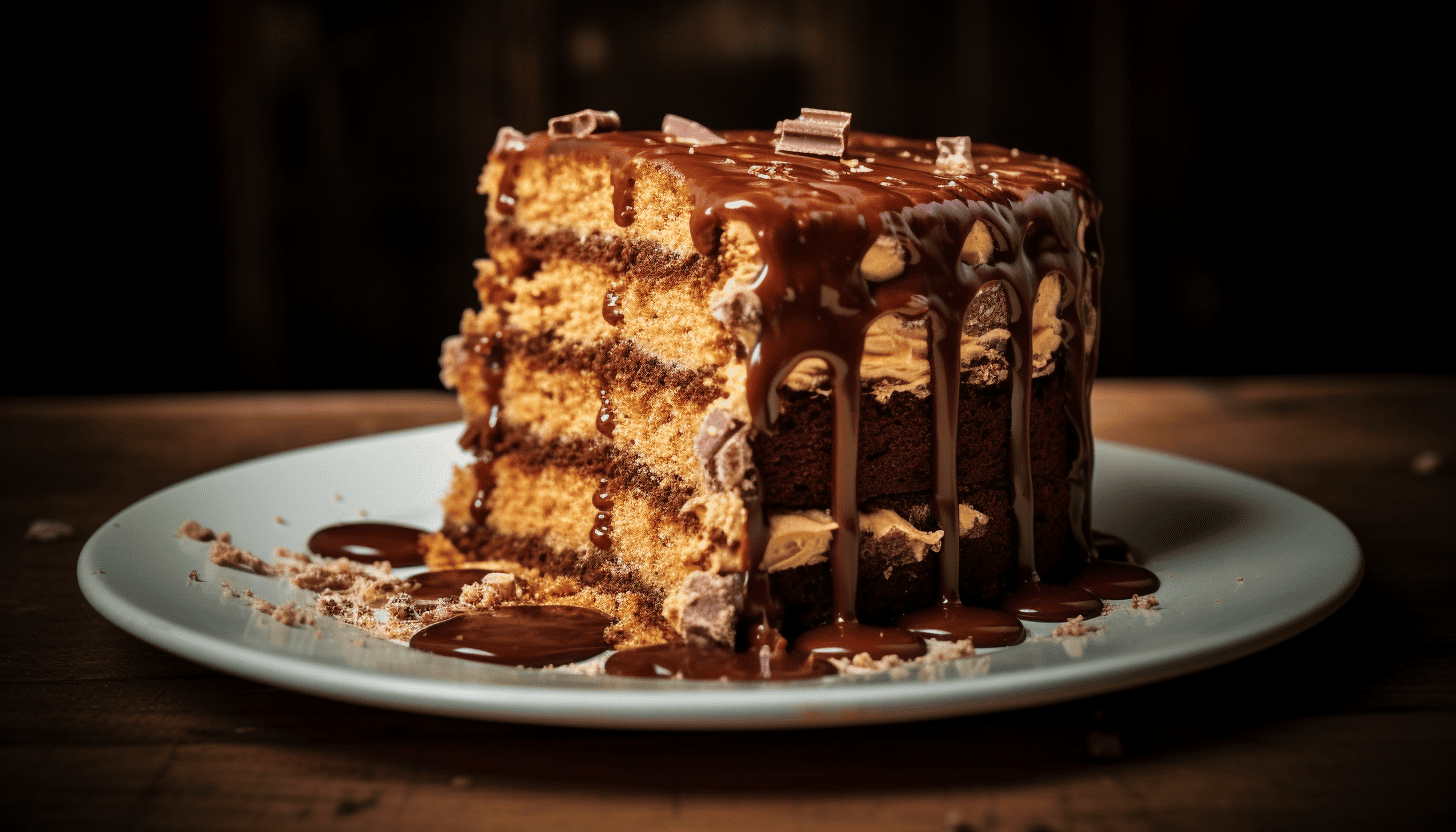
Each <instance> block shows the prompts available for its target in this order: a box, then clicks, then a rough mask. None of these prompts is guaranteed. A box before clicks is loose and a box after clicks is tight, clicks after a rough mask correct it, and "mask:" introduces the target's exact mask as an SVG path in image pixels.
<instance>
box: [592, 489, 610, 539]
mask: <svg viewBox="0 0 1456 832" xmlns="http://www.w3.org/2000/svg"><path fill="white" fill-rule="evenodd" d="M612 505H613V503H612V493H611V491H610V490H609V489H608V487H607V478H606V477H603V478H602V480H601V482H600V484H599V485H598V486H597V490H596V493H594V494H592V506H593V507H594V508H596V510H597V516H596V519H595V520H593V521H592V530H591V535H590V537H591V542H592V545H593V546H596V547H597V548H598V549H610V548H612Z"/></svg>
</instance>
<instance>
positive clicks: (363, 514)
mask: <svg viewBox="0 0 1456 832" xmlns="http://www.w3.org/2000/svg"><path fill="white" fill-rule="evenodd" d="M359 516H360V517H368V516H369V512H367V511H365V510H364V509H362V508H361V509H359Z"/></svg>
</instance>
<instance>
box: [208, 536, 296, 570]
mask: <svg viewBox="0 0 1456 832" xmlns="http://www.w3.org/2000/svg"><path fill="white" fill-rule="evenodd" d="M224 534H226V533H224ZM207 559H208V561H209V562H211V563H213V564H214V565H217V566H226V567H229V568H231V569H240V570H242V571H244V572H253V573H256V574H258V575H270V576H271V575H276V574H278V570H277V569H276V568H275V567H273V566H272V565H270V564H268V563H267V562H265V561H263V560H262V559H260V558H258V557H256V556H254V555H253V553H252V552H246V551H243V550H242V549H239V548H238V547H236V546H234V545H232V543H230V542H228V541H227V540H226V539H225V538H223V537H219V538H218V539H217V540H214V541H213V542H212V548H211V549H209V550H208V552H207Z"/></svg>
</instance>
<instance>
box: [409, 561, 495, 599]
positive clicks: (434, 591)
mask: <svg viewBox="0 0 1456 832" xmlns="http://www.w3.org/2000/svg"><path fill="white" fill-rule="evenodd" d="M489 574H490V570H488V569H441V570H439V571H438V572H422V573H420V574H418V575H416V576H414V577H413V578H410V580H411V581H414V582H415V583H417V584H419V585H420V588H419V589H416V590H412V591H411V592H410V597H411V598H413V599H415V600H416V601H437V600H439V599H441V598H453V597H455V596H456V595H459V594H460V589H461V587H463V586H465V585H466V584H473V583H477V582H479V581H480V579H481V578H484V577H485V576H486V575H489Z"/></svg>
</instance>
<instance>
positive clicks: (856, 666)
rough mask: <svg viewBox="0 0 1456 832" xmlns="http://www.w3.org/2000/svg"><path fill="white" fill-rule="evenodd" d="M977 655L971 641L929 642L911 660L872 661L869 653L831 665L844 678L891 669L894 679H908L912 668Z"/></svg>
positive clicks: (890, 658) (832, 662) (880, 659)
mask: <svg viewBox="0 0 1456 832" xmlns="http://www.w3.org/2000/svg"><path fill="white" fill-rule="evenodd" d="M975 655H976V648H975V646H974V645H972V644H971V640H970V639H968V638H965V639H961V640H960V641H941V640H939V639H928V640H926V642H925V655H923V656H917V657H916V658H913V659H910V660H908V661H907V660H905V659H902V658H900V657H899V656H896V655H894V654H891V655H888V656H883V657H881V658H878V659H872V658H870V654H869V653H859V654H858V655H856V656H854V658H850V659H838V658H832V659H830V660H829V663H830V664H832V665H834V667H835V668H836V669H838V670H839V672H840V673H841V674H844V675H858V674H863V673H880V672H883V671H887V670H888V671H890V676H891V677H892V678H895V679H904V678H908V677H909V675H910V670H911V668H913V667H917V666H918V667H920V668H922V669H923V668H925V667H927V666H929V665H934V664H942V663H944V662H951V661H955V660H956V659H964V658H969V657H971V656H975Z"/></svg>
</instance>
